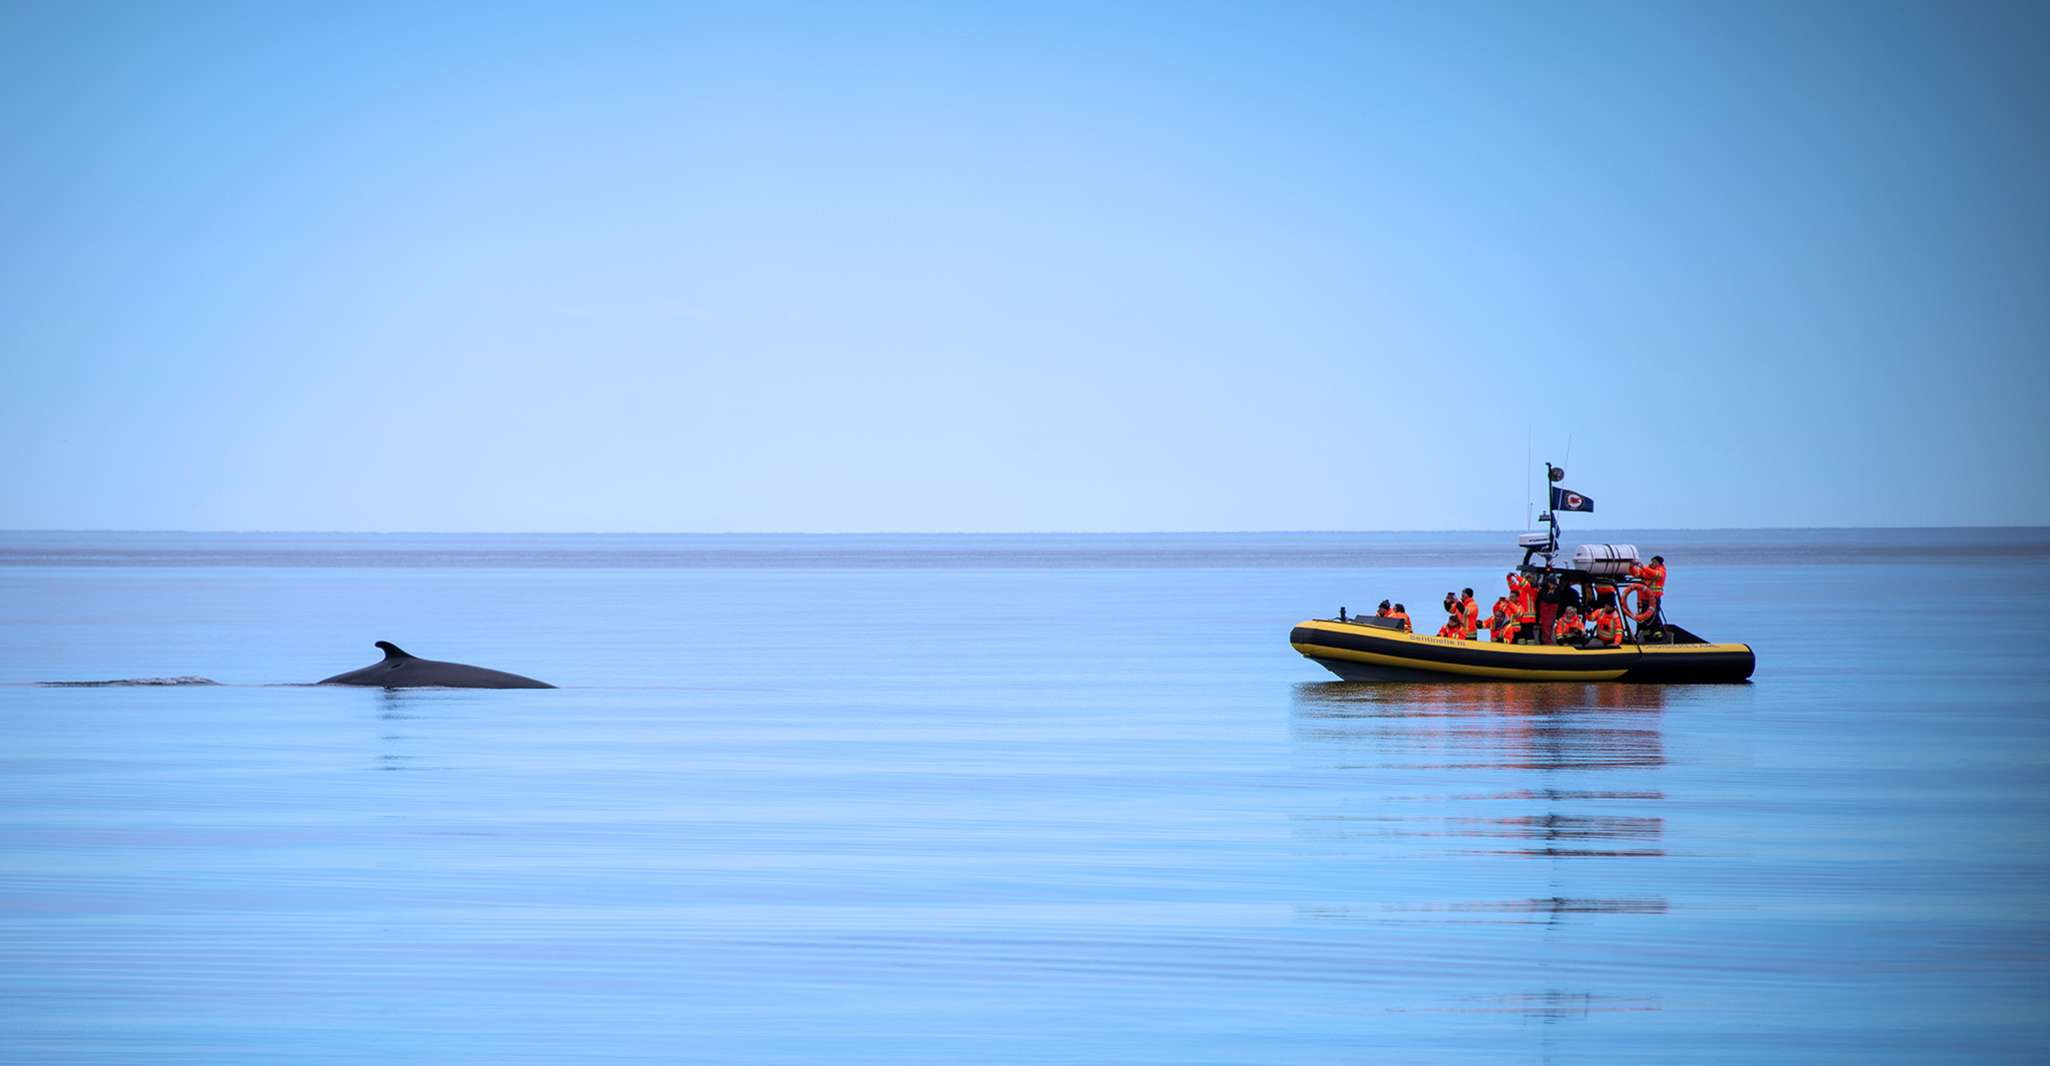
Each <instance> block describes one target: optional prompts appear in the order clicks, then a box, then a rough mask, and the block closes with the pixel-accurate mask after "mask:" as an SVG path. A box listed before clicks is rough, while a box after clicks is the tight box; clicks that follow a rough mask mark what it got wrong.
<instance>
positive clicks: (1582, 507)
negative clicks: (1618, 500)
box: [1552, 485, 1594, 514]
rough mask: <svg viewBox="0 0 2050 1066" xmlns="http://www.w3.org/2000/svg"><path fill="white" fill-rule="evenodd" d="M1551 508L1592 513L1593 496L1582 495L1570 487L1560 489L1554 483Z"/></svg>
mask: <svg viewBox="0 0 2050 1066" xmlns="http://www.w3.org/2000/svg"><path fill="white" fill-rule="evenodd" d="M1552 510H1554V511H1586V512H1587V513H1588V514H1593V513H1594V497H1592V496H1582V495H1581V494H1579V493H1577V492H1575V491H1573V490H1572V489H1562V488H1560V487H1559V486H1557V485H1554V486H1552Z"/></svg>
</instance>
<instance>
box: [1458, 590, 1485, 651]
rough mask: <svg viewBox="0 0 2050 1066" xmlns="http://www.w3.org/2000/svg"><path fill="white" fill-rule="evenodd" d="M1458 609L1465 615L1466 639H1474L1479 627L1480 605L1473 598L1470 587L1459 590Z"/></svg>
mask: <svg viewBox="0 0 2050 1066" xmlns="http://www.w3.org/2000/svg"><path fill="white" fill-rule="evenodd" d="M1459 609H1460V611H1462V612H1464V613H1465V615H1466V639H1468V640H1473V639H1475V634H1477V633H1479V632H1480V629H1481V605H1480V603H1479V602H1478V601H1476V600H1475V599H1474V598H1473V590H1472V589H1460V590H1459Z"/></svg>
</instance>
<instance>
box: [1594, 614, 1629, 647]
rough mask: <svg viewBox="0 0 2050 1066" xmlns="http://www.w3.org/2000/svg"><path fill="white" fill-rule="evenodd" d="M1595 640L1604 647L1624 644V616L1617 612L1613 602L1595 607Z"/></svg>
mask: <svg viewBox="0 0 2050 1066" xmlns="http://www.w3.org/2000/svg"><path fill="white" fill-rule="evenodd" d="M1593 618H1594V642H1595V643H1596V644H1598V645H1600V646H1602V647H1604V648H1615V647H1621V646H1622V644H1623V616H1622V615H1619V614H1617V613H1616V608H1615V606H1614V605H1613V604H1608V603H1604V604H1602V605H1601V606H1600V607H1597V608H1595V609H1594V615H1593Z"/></svg>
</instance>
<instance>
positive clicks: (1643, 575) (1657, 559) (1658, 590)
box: [1630, 555, 1666, 599]
mask: <svg viewBox="0 0 2050 1066" xmlns="http://www.w3.org/2000/svg"><path fill="white" fill-rule="evenodd" d="M1630 576H1631V577H1634V578H1636V579H1637V580H1638V582H1639V583H1641V584H1643V586H1644V591H1645V592H1647V593H1649V594H1650V595H1651V597H1652V598H1653V599H1658V598H1659V597H1661V596H1664V595H1665V594H1666V557H1665V556H1663V555H1654V556H1652V557H1651V565H1649V566H1632V567H1631V568H1630Z"/></svg>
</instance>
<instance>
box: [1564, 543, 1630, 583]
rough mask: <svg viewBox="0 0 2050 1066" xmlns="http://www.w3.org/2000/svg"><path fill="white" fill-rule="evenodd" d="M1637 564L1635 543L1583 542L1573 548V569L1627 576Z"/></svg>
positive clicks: (1612, 575)
mask: <svg viewBox="0 0 2050 1066" xmlns="http://www.w3.org/2000/svg"><path fill="white" fill-rule="evenodd" d="M1636 565H1637V545H1635V544H1583V545H1581V546H1580V547H1578V548H1575V549H1573V569H1575V570H1585V571H1587V572H1588V573H1590V574H1594V575H1596V576H1598V577H1627V576H1629V573H1630V568H1631V567H1633V566H1636Z"/></svg>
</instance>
